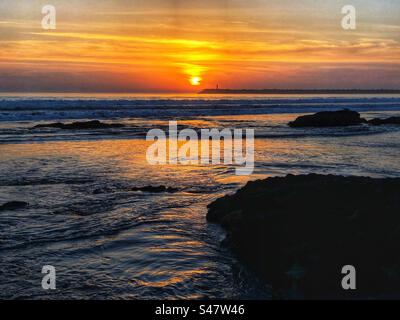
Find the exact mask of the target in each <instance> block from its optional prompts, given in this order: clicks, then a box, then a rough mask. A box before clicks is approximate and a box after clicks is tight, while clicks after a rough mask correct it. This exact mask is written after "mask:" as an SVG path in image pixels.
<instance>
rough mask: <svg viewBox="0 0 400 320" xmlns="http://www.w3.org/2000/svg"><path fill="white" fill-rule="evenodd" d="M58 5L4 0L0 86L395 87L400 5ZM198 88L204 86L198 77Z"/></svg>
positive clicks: (284, 1) (316, 0)
mask: <svg viewBox="0 0 400 320" xmlns="http://www.w3.org/2000/svg"><path fill="white" fill-rule="evenodd" d="M215 2H216V1H208V0H203V1H190V0H187V1H181V0H146V1H124V0H119V1H118V0H117V1H94V0H90V1H89V0H87V1H84V0H81V1H77V0H69V1H65V0H58V1H53V2H52V4H53V5H54V6H55V7H56V9H57V29H56V30H51V31H46V30H42V29H41V26H40V21H41V17H42V15H41V12H40V11H41V7H42V6H43V5H45V4H47V3H48V1H39V0H29V1H28V0H21V1H12V0H10V1H7V0H6V1H3V2H2V3H1V4H0V30H1V32H0V44H1V50H0V91H10V92H17V91H37V92H52V91H53V92H54V91H57V92H194V91H198V90H199V89H202V88H206V87H211V88H214V87H215V86H216V85H217V84H219V86H220V87H225V88H228V87H229V88H399V87H400V3H395V2H394V1H389V0H383V1H382V0H379V1H378V0H362V1H361V0H354V1H352V3H353V5H355V6H356V8H357V10H358V26H357V30H355V31H345V30H343V29H342V28H341V24H340V21H341V18H342V14H341V7H342V6H343V5H345V4H347V2H345V1H336V0H335V1H329V0H324V1H322V0H312V1H311V0H304V1H291V0H281V1H267V0H249V1H243V0H225V1H220V2H218V4H216V3H215ZM196 83H199V85H198V86H194V85H193V84H196Z"/></svg>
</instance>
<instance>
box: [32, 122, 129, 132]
mask: <svg viewBox="0 0 400 320" xmlns="http://www.w3.org/2000/svg"><path fill="white" fill-rule="evenodd" d="M122 127H124V125H123V124H119V123H103V122H100V121H98V120H93V121H85V122H73V123H69V124H64V123H61V122H56V123H47V124H38V125H36V126H34V127H33V128H32V129H40V128H58V129H63V130H91V129H110V128H122Z"/></svg>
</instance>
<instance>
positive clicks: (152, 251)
mask: <svg viewBox="0 0 400 320" xmlns="http://www.w3.org/2000/svg"><path fill="white" fill-rule="evenodd" d="M343 108H348V109H351V110H355V111H358V112H360V113H361V115H362V117H364V118H366V119H371V118H375V117H382V118H386V117H389V116H400V96H398V95H397V96H396V95H394V96H376V95H375V96H361V95H354V96H351V95H349V96H337V97H335V96H264V95H257V96H250V95H247V96H246V95H243V96H242V95H240V96H239V95H236V96H235V95H233V96H208V95H204V96H203V95H202V96H199V95H158V96H157V95H131V96H130V95H125V96H116V95H113V96H104V95H97V96H89V95H87V96H85V95H80V96H74V95H72V94H71V95H55V96H54V95H43V96H41V95H31V96H29V95H25V96H20V95H14V96H13V95H3V96H2V97H0V159H1V162H0V205H1V204H2V203H6V202H9V201H25V202H27V203H29V206H28V207H27V208H24V209H20V210H12V211H0V270H1V272H0V298H1V299H12V298H13V299H15V298H19V299H23V298H26V299H60V298H63V299H179V298H182V299H200V298H221V299H224V298H231V299H235V298H237V299H269V298H271V292H270V288H269V286H268V284H266V283H262V282H261V281H260V280H259V279H258V278H257V276H256V275H254V274H253V273H252V271H251V270H249V269H248V268H247V267H246V266H243V265H242V264H241V263H240V262H239V261H238V260H237V259H236V257H235V256H234V255H233V254H232V253H231V251H230V249H229V247H227V246H226V244H225V243H224V242H223V239H224V236H225V234H224V231H223V230H222V229H220V228H219V227H218V226H215V225H212V224H209V223H207V222H206V219H205V215H206V212H207V204H209V203H210V202H211V201H213V200H215V199H216V198H218V197H221V196H223V195H225V194H228V193H233V192H235V191H236V190H237V189H239V188H240V187H241V186H243V185H244V184H245V183H246V182H247V181H249V180H255V179H261V178H266V177H270V176H277V175H286V174H289V173H292V174H303V173H323V174H341V175H360V176H361V175H362V176H371V177H399V176H400V161H399V155H400V152H399V150H400V127H399V126H390V125H387V126H386V125H385V126H369V125H359V126H353V127H346V128H304V129H299V128H290V127H288V126H287V123H288V122H289V121H292V120H294V119H295V118H296V117H297V116H299V115H303V114H307V113H313V112H317V111H323V110H340V109H343ZM93 119H96V120H100V121H103V122H107V123H121V124H124V125H125V126H124V127H122V128H110V129H101V130H77V131H75V130H74V131H70V130H60V129H55V128H41V129H32V128H33V127H34V126H35V125H37V124H43V123H49V122H64V123H68V122H73V121H86V120H93ZM169 121H177V122H178V124H179V125H180V126H182V127H185V128H193V129H196V130H198V129H204V128H218V129H223V128H231V129H236V128H251V129H254V130H255V170H254V173H253V174H252V175H250V176H237V175H235V170H234V166H232V165H224V164H221V165H163V166H151V165H149V164H148V162H147V161H146V157H145V154H146V149H147V147H148V146H149V142H147V141H146V140H145V137H146V133H147V132H148V131H149V130H150V129H154V128H162V129H165V128H167V126H168V122H169ZM160 185H164V186H167V187H172V188H175V189H176V190H177V192H174V193H168V192H165V193H149V192H141V191H137V190H135V187H141V186H160ZM44 265H52V266H54V267H55V268H56V270H57V290H55V291H51V292H49V291H45V290H43V289H42V287H41V279H42V276H43V275H42V274H41V270H42V266H44Z"/></svg>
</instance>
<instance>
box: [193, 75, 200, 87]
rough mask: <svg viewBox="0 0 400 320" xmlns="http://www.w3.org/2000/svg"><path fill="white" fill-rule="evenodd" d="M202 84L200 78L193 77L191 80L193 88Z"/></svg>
mask: <svg viewBox="0 0 400 320" xmlns="http://www.w3.org/2000/svg"><path fill="white" fill-rule="evenodd" d="M200 82H201V78H200V77H192V78H190V84H191V85H192V86H199V85H200Z"/></svg>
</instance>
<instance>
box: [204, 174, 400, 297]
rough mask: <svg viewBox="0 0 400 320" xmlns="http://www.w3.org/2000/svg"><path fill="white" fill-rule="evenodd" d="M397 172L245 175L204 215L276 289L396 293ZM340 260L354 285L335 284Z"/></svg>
mask: <svg viewBox="0 0 400 320" xmlns="http://www.w3.org/2000/svg"><path fill="white" fill-rule="evenodd" d="M399 190H400V178H393V179H389V178H388V179H373V178H365V177H342V176H333V175H328V176H324V175H316V174H311V175H300V176H293V175H288V176H287V177H276V178H269V179H266V180H259V181H254V182H249V183H248V184H247V185H246V186H245V187H243V188H242V189H240V190H239V191H237V192H236V193H235V194H234V195H228V196H225V197H223V198H220V199H217V200H216V201H214V202H213V203H211V204H210V205H209V206H208V214H207V219H208V221H210V222H215V223H218V224H221V225H222V226H223V227H224V228H225V229H226V230H227V242H228V243H229V244H230V245H231V247H232V249H233V250H234V252H236V254H237V255H238V257H239V259H241V260H242V261H243V262H244V263H245V264H247V265H248V266H249V267H250V268H252V269H253V270H254V271H256V272H257V273H258V274H259V275H260V276H261V277H262V278H263V279H264V280H265V281H266V282H267V283H269V284H270V285H272V287H273V291H274V294H275V295H276V296H278V297H290V296H291V295H290V292H291V291H293V288H296V290H297V291H298V293H299V294H298V295H297V297H298V296H300V297H304V298H317V299H318V298H328V299H329V298H340V299H341V298H370V297H372V298H380V297H381V298H382V297H383V298H384V297H385V296H393V294H394V295H397V298H398V297H400V197H399ZM345 265H353V266H354V267H355V268H356V271H357V274H356V281H357V290H349V291H345V290H343V289H342V286H341V281H342V279H343V277H344V275H343V274H341V271H342V268H343V266H345Z"/></svg>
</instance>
